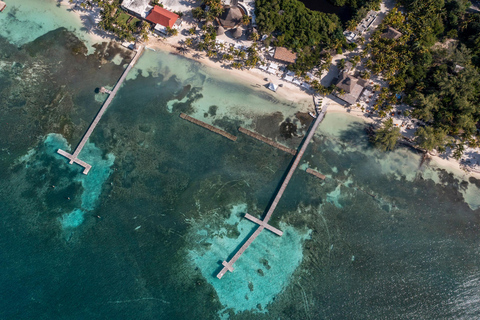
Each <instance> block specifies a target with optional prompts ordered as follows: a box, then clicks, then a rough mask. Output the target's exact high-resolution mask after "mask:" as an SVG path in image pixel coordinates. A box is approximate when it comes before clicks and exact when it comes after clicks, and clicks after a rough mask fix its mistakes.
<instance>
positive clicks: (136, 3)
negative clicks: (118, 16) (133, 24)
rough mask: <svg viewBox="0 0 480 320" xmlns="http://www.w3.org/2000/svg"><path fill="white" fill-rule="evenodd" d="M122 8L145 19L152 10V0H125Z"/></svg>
mask: <svg viewBox="0 0 480 320" xmlns="http://www.w3.org/2000/svg"><path fill="white" fill-rule="evenodd" d="M122 9H123V10H125V11H127V12H128V13H130V14H131V15H133V16H137V17H139V18H142V19H145V18H146V17H147V15H148V13H149V12H150V10H152V6H150V0H123V2H122Z"/></svg>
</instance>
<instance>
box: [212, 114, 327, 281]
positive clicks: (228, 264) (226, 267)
mask: <svg viewBox="0 0 480 320" xmlns="http://www.w3.org/2000/svg"><path fill="white" fill-rule="evenodd" d="M317 111H319V114H318V116H317V118H316V119H315V121H314V122H313V124H312V126H311V127H310V130H309V132H308V135H307V136H306V137H305V139H304V140H303V143H302V147H301V148H300V151H298V153H297V155H296V156H295V160H294V162H293V164H292V166H291V167H290V169H289V170H288V173H287V176H286V177H285V180H283V183H282V186H281V187H280V189H279V190H278V193H277V195H276V196H275V199H274V200H273V202H272V204H271V205H270V208H269V209H268V211H267V214H266V215H265V217H264V218H263V220H260V219H256V218H254V217H252V216H251V215H249V214H248V213H247V214H246V215H245V217H246V218H247V219H249V220H251V221H253V222H255V223H257V224H258V225H259V227H258V228H257V230H255V232H254V233H253V234H252V235H251V236H250V238H248V240H247V241H246V242H245V243H244V244H243V246H242V247H241V248H240V249H239V250H238V251H237V252H236V253H235V255H234V256H233V257H232V258H231V259H230V261H227V260H225V261H223V262H222V265H223V268H222V269H221V270H220V272H219V273H218V274H217V278H218V279H221V278H222V277H223V276H224V275H225V273H226V272H227V271H230V272H232V271H233V264H234V263H235V262H236V261H237V260H238V258H240V256H241V255H242V254H243V253H244V252H245V250H247V248H248V247H249V246H250V245H251V244H252V242H253V241H254V240H255V238H256V237H257V236H258V235H259V234H260V232H262V231H263V229H267V230H270V231H272V232H274V233H275V234H277V235H279V236H281V235H282V232H281V231H280V230H278V229H276V228H274V227H272V226H270V225H269V224H268V221H269V220H270V217H271V216H272V214H273V211H275V208H276V207H277V205H278V202H279V201H280V199H281V198H282V196H283V193H284V192H285V189H286V188H287V185H288V183H289V182H290V179H291V178H292V176H293V173H294V172H295V169H296V168H297V167H298V164H299V163H300V160H301V159H302V156H303V154H304V153H305V150H306V149H307V147H308V144H309V143H310V141H311V140H312V137H313V135H314V134H315V131H316V130H317V128H318V126H319V125H320V123H321V122H322V120H323V118H325V114H326V112H327V106H325V107H323V109H321V110H318V109H317ZM252 218H253V219H252Z"/></svg>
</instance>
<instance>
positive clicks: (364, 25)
mask: <svg viewBox="0 0 480 320" xmlns="http://www.w3.org/2000/svg"><path fill="white" fill-rule="evenodd" d="M376 19H377V13H376V12H375V11H373V10H372V11H369V12H368V14H367V16H366V17H365V19H363V20H362V21H361V22H360V23H359V25H358V26H357V31H358V33H359V34H362V33H364V32H365V31H368V28H370V27H371V26H372V24H373V22H374V21H375V20H376Z"/></svg>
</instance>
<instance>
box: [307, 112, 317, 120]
mask: <svg viewBox="0 0 480 320" xmlns="http://www.w3.org/2000/svg"><path fill="white" fill-rule="evenodd" d="M308 114H309V115H310V116H311V117H312V118H313V119H316V118H317V116H316V115H314V114H313V112H311V111H309V112H308Z"/></svg>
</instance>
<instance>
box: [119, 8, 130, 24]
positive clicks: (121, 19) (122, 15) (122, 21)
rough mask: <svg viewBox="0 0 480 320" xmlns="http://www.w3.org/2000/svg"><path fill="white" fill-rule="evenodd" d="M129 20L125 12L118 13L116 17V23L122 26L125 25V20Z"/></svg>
mask: <svg viewBox="0 0 480 320" xmlns="http://www.w3.org/2000/svg"><path fill="white" fill-rule="evenodd" d="M128 19H130V16H129V15H128V14H126V13H125V12H123V11H122V12H120V14H119V15H118V16H117V19H116V23H117V24H118V25H122V24H127V20H128Z"/></svg>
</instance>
